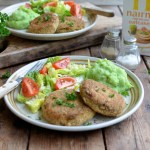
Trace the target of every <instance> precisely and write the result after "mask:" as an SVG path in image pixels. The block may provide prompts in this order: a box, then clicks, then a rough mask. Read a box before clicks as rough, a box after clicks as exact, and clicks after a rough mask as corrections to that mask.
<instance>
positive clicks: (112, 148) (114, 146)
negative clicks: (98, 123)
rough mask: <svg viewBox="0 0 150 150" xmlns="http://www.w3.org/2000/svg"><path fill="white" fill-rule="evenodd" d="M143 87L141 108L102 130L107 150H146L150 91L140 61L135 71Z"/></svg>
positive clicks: (149, 128)
mask: <svg viewBox="0 0 150 150" xmlns="http://www.w3.org/2000/svg"><path fill="white" fill-rule="evenodd" d="M135 74H136V75H137V76H138V77H139V78H140V80H141V81H142V83H143V86H144V87H145V98H144V101H143V104H142V106H141V107H140V108H139V109H138V111H137V112H136V113H134V114H133V115H132V116H131V117H129V118H128V119H127V120H125V121H123V122H122V123H119V124H117V125H115V126H112V127H109V128H106V129H105V130H104V133H105V140H106V145H107V150H120V149H122V150H127V149H128V150H141V149H142V150H148V149H149V146H150V137H149V135H150V121H149V119H148V116H149V114H150V111H149V110H150V107H149V106H150V105H149V97H150V93H149V92H148V91H149V90H150V86H149V77H148V74H147V68H146V67H145V64H144V62H143V61H142V63H141V65H140V66H139V67H138V68H137V70H136V71H135Z"/></svg>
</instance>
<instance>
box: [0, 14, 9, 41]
mask: <svg viewBox="0 0 150 150" xmlns="http://www.w3.org/2000/svg"><path fill="white" fill-rule="evenodd" d="M8 18H9V17H8V15H7V14H6V13H1V12H0V38H4V37H6V36H8V35H9V34H10V31H9V30H8V29H7V28H6V22H7V20H8Z"/></svg>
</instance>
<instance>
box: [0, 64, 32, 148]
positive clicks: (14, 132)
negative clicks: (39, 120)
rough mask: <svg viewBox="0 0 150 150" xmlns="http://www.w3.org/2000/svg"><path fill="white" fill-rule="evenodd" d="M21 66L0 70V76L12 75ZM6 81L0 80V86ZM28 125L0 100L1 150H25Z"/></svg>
mask: <svg viewBox="0 0 150 150" xmlns="http://www.w3.org/2000/svg"><path fill="white" fill-rule="evenodd" d="M20 67H21V66H17V67H12V68H9V69H8V68H6V69H1V70H0V76H1V75H2V74H4V73H5V72H6V71H10V72H11V73H13V72H14V71H15V70H16V69H18V68H20ZM5 82H6V79H5V80H4V79H1V78H0V86H2V85H3V84H4V83H5ZM29 130H30V125H29V124H28V123H26V122H24V121H22V120H20V119H19V118H18V117H16V116H15V115H14V114H13V113H12V112H11V111H10V110H9V109H8V108H7V106H6V105H5V103H4V99H3V98H2V99H0V149H1V150H9V149H11V150H26V148H27V145H28V136H29Z"/></svg>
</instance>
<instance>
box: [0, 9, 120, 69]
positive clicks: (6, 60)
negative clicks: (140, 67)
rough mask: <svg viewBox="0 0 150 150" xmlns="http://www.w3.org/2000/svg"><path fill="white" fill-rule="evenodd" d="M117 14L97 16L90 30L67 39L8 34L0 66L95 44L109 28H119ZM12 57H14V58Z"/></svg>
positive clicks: (0, 54)
mask: <svg viewBox="0 0 150 150" xmlns="http://www.w3.org/2000/svg"><path fill="white" fill-rule="evenodd" d="M107 8H108V7H107ZM109 8H110V7H109ZM111 8H112V9H114V10H115V12H116V14H117V15H118V12H117V9H118V8H117V7H116V8H115V7H111ZM117 15H116V16H115V17H113V18H107V17H102V16H99V17H98V20H97V24H96V26H95V27H94V28H93V29H92V30H90V31H89V32H87V33H86V34H84V35H81V36H79V37H76V38H72V39H68V40H62V41H54V42H42V41H32V40H25V39H22V38H17V37H15V36H10V37H8V39H7V40H8V42H9V45H8V47H7V48H6V49H5V50H4V51H3V52H1V53H0V68H3V67H7V66H10V65H15V64H18V63H23V62H27V61H32V60H35V59H40V58H43V57H48V56H52V55H58V54H61V53H64V52H69V51H72V50H75V49H81V48H84V47H88V46H91V45H97V44H99V43H101V41H100V40H101V37H103V36H104V35H105V34H106V32H108V30H109V29H110V28H121V24H122V19H121V17H119V15H118V16H117ZM24 56H26V57H24ZM14 58H16V59H15V60H14Z"/></svg>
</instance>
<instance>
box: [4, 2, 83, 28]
mask: <svg viewBox="0 0 150 150" xmlns="http://www.w3.org/2000/svg"><path fill="white" fill-rule="evenodd" d="M44 13H55V14H57V15H58V16H59V17H60V18H62V20H63V18H64V17H66V16H75V17H78V18H82V16H83V15H85V10H84V9H82V8H81V7H80V5H79V4H77V3H75V2H74V1H61V0H60V1H59V0H37V1H36V0H30V1H29V2H27V3H26V4H24V5H22V6H20V7H19V8H18V9H17V10H15V11H14V12H13V13H12V14H11V15H10V16H9V20H8V22H7V26H8V27H11V28H14V29H27V28H28V27H29V24H30V22H31V21H32V20H34V19H35V18H36V17H38V16H40V15H42V14H44Z"/></svg>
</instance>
